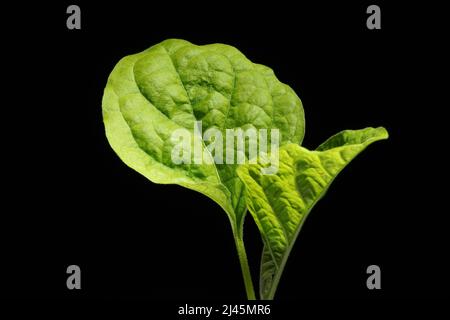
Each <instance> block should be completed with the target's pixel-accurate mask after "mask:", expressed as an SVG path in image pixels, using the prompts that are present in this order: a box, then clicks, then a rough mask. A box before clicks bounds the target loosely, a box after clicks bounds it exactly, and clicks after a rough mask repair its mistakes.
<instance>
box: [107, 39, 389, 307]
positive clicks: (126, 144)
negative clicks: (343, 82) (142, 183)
mask: <svg viewBox="0 0 450 320" xmlns="http://www.w3.org/2000/svg"><path fill="white" fill-rule="evenodd" d="M102 107H103V120H104V124H105V129H106V136H107V138H108V141H109V143H110V145H111V147H112V148H113V149H114V151H115V152H116V153H117V154H118V156H119V157H120V158H121V159H122V160H123V161H124V162H125V163H126V164H127V165H128V166H129V167H131V168H133V169H134V170H136V171H137V172H139V173H141V174H142V175H144V176H145V177H147V178H148V179H149V180H151V181H152V182H154V183H161V184H178V185H181V186H183V187H186V188H189V189H192V190H195V191H198V192H200V193H202V194H204V195H206V196H208V197H210V198H211V199H213V200H214V201H215V202H216V203H218V204H219V205H220V206H221V207H222V208H223V210H224V211H225V213H226V214H227V216H228V218H229V221H230V224H231V229H232V232H233V237H234V241H235V244H236V249H237V253H238V257H239V261H240V264H241V269H242V274H243V277H244V284H245V288H246V292H247V297H248V298H249V299H255V298H256V295H255V292H254V288H253V282H252V279H251V275H250V269H249V265H248V262H247V255H246V251H245V247H244V242H243V224H244V218H245V214H246V212H247V208H248V209H249V210H250V212H251V214H252V216H253V218H254V219H255V221H256V223H257V225H258V227H259V229H260V232H261V235H262V238H263V241H264V245H265V246H264V252H263V256H262V261H261V275H260V298H262V299H272V298H273V296H274V294H275V290H276V287H277V284H278V281H279V279H280V276H281V273H282V270H283V267H284V265H285V263H286V259H287V257H288V255H289V252H290V250H291V248H292V244H293V242H294V241H295V238H296V236H297V234H298V231H299V230H300V228H301V225H302V223H303V221H304V219H305V218H306V216H307V214H308V213H309V211H310V210H311V208H312V206H313V205H314V204H315V203H316V202H317V200H318V199H319V198H320V196H321V195H323V192H324V191H325V190H326V189H327V187H328V185H329V184H330V183H331V181H332V180H333V179H334V177H335V176H336V175H337V173H338V172H339V171H340V170H341V169H342V168H343V167H344V166H345V165H346V164H347V163H348V162H349V161H350V160H351V159H352V158H353V157H354V156H356V155H357V154H358V153H359V152H360V151H362V150H363V149H364V148H365V147H366V146H367V145H368V144H370V143H372V142H373V141H376V140H379V139H384V138H387V133H386V131H385V130H384V129H383V128H378V129H371V128H368V129H364V130H360V131H344V132H342V133H340V134H338V135H336V136H334V137H332V138H331V139H330V140H328V141H327V142H325V143H324V144H323V145H321V146H320V147H319V149H318V150H317V151H308V150H306V149H304V148H302V147H300V144H301V142H302V140H303V136H304V129H305V121H304V113H303V107H302V103H301V101H300V99H299V98H298V96H297V95H296V94H295V92H294V91H293V90H292V89H291V88H290V87H289V86H287V85H285V84H283V83H281V82H279V81H278V79H277V78H276V77H275V75H274V73H273V71H272V70H271V69H270V68H268V67H265V66H263V65H259V64H254V63H252V62H251V61H249V60H248V59H247V58H246V57H245V56H244V55H243V54H242V53H241V52H239V51H238V50H237V49H236V48H234V47H231V46H228V45H224V44H211V45H204V46H196V45H193V44H191V43H189V42H187V41H184V40H177V39H170V40H166V41H163V42H161V43H159V44H157V45H154V46H152V47H150V48H149V49H147V50H145V51H143V52H141V53H138V54H134V55H130V56H126V57H124V58H123V59H122V60H120V61H119V63H118V64H117V65H116V66H115V68H114V70H113V71H112V72H111V74H110V76H109V78H108V83H107V85H106V87H105V91H104V95H103V101H102ZM200 121H201V122H200ZM199 123H201V126H202V129H203V130H205V131H208V130H213V129H214V130H215V131H218V132H222V136H226V135H227V132H228V131H229V130H236V129H238V130H239V129H242V130H246V129H248V128H255V129H260V130H274V129H276V130H278V131H279V135H280V137H279V140H277V142H279V144H280V150H279V151H278V150H275V152H272V155H273V154H276V155H278V154H279V160H280V162H279V163H280V167H279V169H278V172H277V173H275V174H272V175H264V174H263V173H264V171H263V170H262V169H263V165H262V164H261V163H262V160H263V159H262V158H259V161H260V164H244V165H242V164H240V163H236V162H233V161H228V160H230V159H229V154H231V155H232V156H231V158H232V159H231V160H233V159H234V156H235V154H239V153H242V145H239V143H235V142H234V141H233V143H231V144H229V143H226V144H223V145H221V146H220V147H218V148H220V149H221V150H222V148H223V150H222V151H223V152H220V154H226V155H227V159H226V161H221V160H220V159H218V158H217V154H218V153H217V149H218V148H216V149H213V150H214V151H215V152H214V154H213V152H211V150H212V149H211V146H212V145H214V144H215V143H216V141H211V140H207V139H205V138H204V137H202V135H201V134H199V130H198V126H199ZM180 130H183V132H184V135H187V136H188V138H189V141H190V142H189V145H188V146H189V150H191V149H190V147H191V146H192V149H193V150H194V152H193V153H191V154H189V155H188V158H184V159H183V161H181V162H174V160H173V153H174V149H176V148H178V147H179V141H178V140H177V139H174V135H173V133H174V132H178V131H180ZM269 140H270V139H269ZM267 151H269V150H267ZM271 151H274V150H271ZM272 155H269V156H272ZM244 157H245V158H246V159H248V158H249V152H248V149H244ZM199 158H200V160H202V161H199ZM263 158H265V157H263ZM277 159H278V158H277ZM218 160H219V161H218Z"/></svg>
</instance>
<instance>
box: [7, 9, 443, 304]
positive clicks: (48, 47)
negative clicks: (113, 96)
mask: <svg viewBox="0 0 450 320" xmlns="http://www.w3.org/2000/svg"><path fill="white" fill-rule="evenodd" d="M73 3H75V4H78V5H80V7H81V12H82V29H81V30H72V31H71V30H67V29H66V25H65V23H66V17H67V15H66V14H65V11H66V8H67V6H68V5H69V4H72V3H69V2H66V3H59V4H56V3H55V4H42V3H39V4H37V3H34V4H33V5H31V6H30V5H24V6H23V7H21V6H20V5H19V6H14V8H11V9H8V10H5V12H4V14H5V16H10V17H13V19H11V21H10V22H8V24H7V26H6V27H5V28H3V30H4V31H5V39H4V40H6V41H8V43H10V45H8V46H7V47H6V46H5V48H4V49H2V50H4V51H5V52H4V53H5V54H6V56H5V58H4V66H3V68H4V69H5V70H7V71H11V73H7V74H8V78H7V79H6V82H8V84H9V85H11V86H7V87H4V90H3V96H4V100H3V101H4V103H3V108H4V111H5V112H4V113H3V114H4V117H3V119H2V131H4V134H3V137H4V144H3V145H4V149H3V158H4V160H6V161H7V163H6V164H5V165H4V168H3V169H4V176H5V177H6V178H5V179H4V183H5V185H6V186H7V188H5V190H6V191H3V192H2V193H3V198H4V208H3V210H2V221H3V222H2V224H1V228H2V234H1V237H2V243H1V246H2V262H1V268H2V273H1V274H2V285H1V287H0V291H1V292H2V294H3V295H7V296H14V297H31V298H34V297H51V298H82V297H85V298H108V297H112V298H116V297H121V298H144V299H146V298H149V299H175V300H178V301H181V302H183V301H188V300H192V299H198V300H214V301H219V300H221V299H225V300H228V299H244V298H245V290H244V286H243V282H242V279H241V274H240V268H239V263H238V259H237V256H236V253H235V249H234V243H233V239H232V235H231V230H230V227H229V225H228V221H227V218H226V215H225V214H224V212H222V211H221V209H220V208H219V207H218V205H216V204H215V203H213V201H211V200H209V199H208V198H206V197H204V196H201V195H200V194H198V193H195V192H193V191H190V190H187V189H183V188H181V187H178V186H170V185H167V186H163V185H155V184H153V183H151V182H150V181H148V180H146V179H145V178H144V177H143V176H141V175H140V174H138V173H136V172H135V171H133V170H131V169H130V168H128V167H127V166H126V165H125V164H123V163H122V162H121V161H120V160H119V158H118V157H117V156H116V155H115V154H114V152H113V151H112V149H111V148H110V146H109V144H108V142H107V140H106V138H105V134H104V127H103V124H102V117H101V98H102V94H103V88H104V86H105V83H106V80H107V77H108V75H109V73H110V72H111V70H112V68H113V67H114V65H115V64H116V63H117V62H118V60H119V59H120V58H122V57H123V56H125V55H128V54H133V53H136V52H140V51H142V50H144V49H146V48H147V47H149V46H151V45H153V44H156V43H158V42H160V41H162V40H164V39H167V38H171V37H176V38H182V39H186V40H189V41H191V42H193V43H195V44H207V43H213V42H222V43H226V44H230V45H233V46H235V47H237V48H238V49H239V50H241V51H242V52H243V53H244V54H245V55H246V56H247V57H248V58H249V59H250V60H251V61H253V62H257V63H261V64H264V65H267V66H270V67H271V68H272V69H273V70H275V73H276V75H277V77H278V78H279V79H280V80H281V81H282V82H284V83H287V84H289V85H290V86H291V87H292V88H293V89H294V90H295V91H296V92H297V94H298V95H299V96H300V98H301V99H302V102H303V105H304V109H305V114H306V125H307V129H306V136H305V140H304V145H305V146H306V147H308V148H314V147H316V146H317V145H318V144H319V143H320V142H322V141H324V140H325V139H326V138H328V137H329V136H330V135H332V134H334V133H336V132H338V131H340V130H343V129H358V128H363V127H366V126H380V125H381V126H385V127H386V128H387V129H388V131H389V133H390V138H389V140H387V141H383V142H378V143H376V144H374V145H372V146H370V147H369V148H368V149H367V150H366V151H365V152H363V153H362V154H361V155H360V156H358V158H357V159H355V160H354V162H353V163H352V164H351V165H349V167H348V168H347V169H345V170H344V172H342V174H341V175H340V176H339V178H338V179H337V180H336V181H335V182H334V183H333V185H332V187H331V189H330V190H329V192H328V194H327V196H326V197H325V198H324V199H323V200H321V201H320V202H319V204H318V205H317V206H316V208H315V209H314V210H313V212H312V214H311V215H310V216H309V218H308V220H307V221H306V223H305V225H304V227H303V230H302V232H301V234H300V236H299V238H298V240H297V244H296V245H295V247H294V249H293V251H292V254H291V257H290V259H289V262H288V264H287V266H286V269H285V272H284V275H283V278H282V280H281V283H280V286H279V290H278V293H277V298H278V299H285V300H286V299H292V300H297V299H304V298H308V297H313V298H322V297H325V298H347V297H348V298H404V297H437V296H442V295H443V294H444V293H445V291H446V290H447V289H446V286H445V285H444V281H446V276H445V272H446V270H448V269H447V267H448V265H447V264H446V263H445V260H446V259H445V258H446V257H445V256H446V255H447V254H446V248H447V245H446V244H445V242H444V235H445V232H446V229H447V228H446V225H445V222H444V220H443V219H444V216H445V214H444V213H443V212H444V211H446V210H442V209H438V208H437V206H436V207H435V205H434V204H433V203H435V202H436V198H439V196H438V192H439V191H438V189H440V188H438V187H437V186H436V185H434V186H433V184H432V183H428V182H426V180H427V178H428V177H429V176H439V175H440V174H441V171H440V170H439V161H435V159H436V158H435V157H438V156H439V154H436V153H435V151H432V152H431V151H430V152H428V151H427V149H425V148H424V146H425V145H426V144H427V139H426V138H425V137H424V134H423V133H424V132H425V131H427V130H428V129H425V127H427V128H428V127H429V128H430V129H429V130H434V129H435V128H434V125H433V122H432V121H433V120H431V116H430V114H431V113H432V112H433V111H432V107H433V101H432V99H434V94H428V93H426V92H425V90H426V85H427V84H428V82H429V81H431V80H430V79H432V77H431V76H428V75H427V76H426V75H425V72H426V71H427V69H428V67H427V66H429V65H431V64H432V63H433V60H434V58H433V57H435V56H436V54H437V53H436V54H435V51H434V49H432V47H431V46H432V43H433V41H434V40H433V37H435V36H436V34H435V33H427V32H425V31H424V29H423V28H424V27H425V26H424V25H425V24H424V23H420V22H417V21H420V16H419V14H420V12H423V13H422V14H424V15H427V16H428V17H430V14H432V13H433V12H435V11H439V9H436V8H429V7H427V8H423V7H417V6H412V5H409V6H408V5H406V4H404V5H399V6H398V7H394V6H393V5H392V4H391V5H389V4H386V3H380V2H378V3H377V4H379V5H380V7H381V11H382V29H381V30H368V29H367V28H366V25H365V23H366V18H367V14H366V13H365V10H366V8H367V6H368V5H369V4H371V3H361V4H350V3H347V2H345V4H344V1H340V3H338V4H337V3H335V2H332V3H317V4H316V5H314V6H312V5H306V4H302V3H297V4H296V5H295V6H294V5H293V4H290V3H291V2H281V1H276V2H270V3H267V4H264V3H262V2H259V3H253V4H251V3H246V2H244V1H239V2H221V1H217V2H209V4H202V3H197V2H192V3H187V2H184V4H182V5H178V4H175V3H172V2H165V3H160V2H152V1H146V2H145V4H143V3H138V2H132V1H125V2H121V3H120V4H112V3H109V2H105V3H103V4H97V5H94V4H92V3H90V2H87V1H75V2H73ZM415 21H416V22H417V23H416V22H415ZM3 22H5V21H3ZM436 135H440V133H436ZM434 150H436V149H434ZM430 189H431V191H430ZM247 218H248V219H247V220H246V227H245V230H246V240H247V241H248V242H247V251H248V254H249V259H250V264H251V265H252V268H253V270H252V271H253V273H254V276H255V279H256V277H257V273H258V267H259V266H258V262H259V255H260V251H261V243H260V241H258V240H257V239H258V237H257V235H258V231H257V228H256V226H255V224H254V223H253V221H252V220H251V219H250V217H247ZM70 264H77V265H79V266H80V267H81V270H82V290H80V291H69V290H67V288H66V284H65V282H66V277H67V275H66V273H65V272H66V268H67V266H68V265H70ZM371 264H377V265H379V266H380V267H381V271H382V290H379V291H369V290H367V288H366V286H365V281H366V278H367V275H366V273H365V270H366V268H367V266H368V265H371Z"/></svg>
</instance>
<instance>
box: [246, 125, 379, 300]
mask: <svg viewBox="0 0 450 320" xmlns="http://www.w3.org/2000/svg"><path fill="white" fill-rule="evenodd" d="M387 137H388V134H387V132H386V130H385V129H384V128H381V127H380V128H376V129H374V128H366V129H362V130H346V131H342V132H340V133H338V134H336V135H335V136H333V137H331V138H330V139H328V140H327V141H326V142H325V143H323V144H322V145H321V146H319V148H318V149H317V150H316V151H309V150H307V149H305V148H303V147H301V146H299V145H297V144H287V145H285V146H283V147H281V148H280V151H279V159H280V165H279V169H278V172H277V173H276V174H273V175H264V174H262V172H261V165H244V166H241V167H240V168H239V169H238V174H239V177H240V178H241V179H242V181H243V182H244V184H245V186H246V191H245V195H246V198H247V205H248V208H249V210H250V212H251V214H252V216H253V218H254V220H255V221H256V224H257V225H258V228H259V230H260V232H261V235H262V238H263V241H264V250H263V254H262V258H261V270H260V295H261V298H262V299H273V297H274V294H275V291H276V288H277V286H278V282H279V280H280V277H281V274H282V272H283V268H284V266H285V263H286V260H287V258H288V256H289V253H290V251H291V249H292V246H293V244H294V242H295V240H296V238H297V235H298V233H299V231H300V229H301V227H302V225H303V222H304V221H305V219H306V217H307V215H308V214H309V212H310V211H311V209H312V208H313V207H314V205H315V204H316V203H317V201H318V200H319V199H320V198H321V197H322V196H323V195H324V194H325V192H326V191H327V189H328V187H329V186H330V184H331V183H332V182H333V180H334V179H335V178H336V176H337V175H338V174H339V172H340V171H341V170H342V169H343V168H344V167H345V166H346V165H347V164H348V163H349V162H350V161H351V160H352V159H353V158H355V157H356V156H357V155H358V154H359V153H360V152H361V151H362V150H364V149H365V148H366V147H367V146H368V145H369V144H371V143H373V142H375V141H378V140H382V139H386V138H387Z"/></svg>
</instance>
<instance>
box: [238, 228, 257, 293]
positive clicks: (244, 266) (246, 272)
mask: <svg viewBox="0 0 450 320" xmlns="http://www.w3.org/2000/svg"><path fill="white" fill-rule="evenodd" d="M234 242H235V243H236V249H237V253H238V256H239V262H240V263H241V270H242V276H243V277H244V284H245V291H246V292H247V299H248V300H256V296H255V289H253V281H252V275H251V273H250V267H249V265H248V260H247V253H246V252H245V246H244V241H243V240H242V237H240V236H239V235H237V234H236V233H234Z"/></svg>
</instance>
